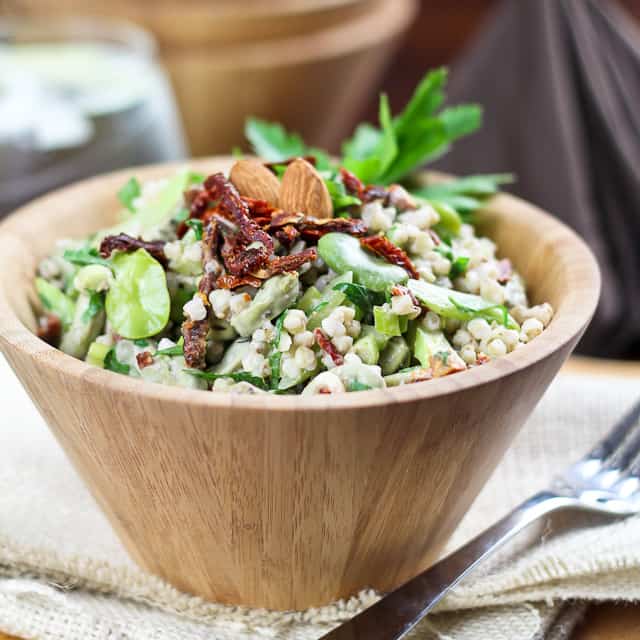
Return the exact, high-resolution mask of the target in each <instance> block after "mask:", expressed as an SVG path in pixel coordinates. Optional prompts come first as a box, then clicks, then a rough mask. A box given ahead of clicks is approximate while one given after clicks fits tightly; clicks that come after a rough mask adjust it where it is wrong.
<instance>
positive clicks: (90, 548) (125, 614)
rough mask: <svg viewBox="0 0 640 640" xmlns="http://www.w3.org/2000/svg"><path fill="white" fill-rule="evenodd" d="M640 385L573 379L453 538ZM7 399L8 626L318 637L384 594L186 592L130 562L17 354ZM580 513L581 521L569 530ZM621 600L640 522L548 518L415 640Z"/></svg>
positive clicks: (3, 388)
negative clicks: (288, 606) (293, 607)
mask: <svg viewBox="0 0 640 640" xmlns="http://www.w3.org/2000/svg"><path fill="white" fill-rule="evenodd" d="M639 387H640V385H638V382H637V381H634V380H624V379H612V378H588V377H583V376H580V377H571V376H564V377H561V378H559V379H558V380H557V381H556V382H555V383H554V384H553V386H552V387H551V389H550V390H549V391H548V393H547V394H546V396H545V397H544V399H543V400H542V402H541V404H540V406H539V408H538V409H537V410H536V412H535V414H534V416H533V417H532V418H531V420H530V421H529V423H528V424H527V426H526V427H525V429H524V430H523V431H522V432H521V434H520V436H519V437H518V439H517V441H516V442H515V444H514V446H513V447H512V448H511V450H510V451H509V453H508V454H507V456H506V458H505V459H504V461H503V463H502V464H501V465H500V467H499V468H498V470H497V471H496V472H495V474H494V476H493V478H492V479H491V481H490V482H489V484H488V485H487V487H486V488H485V490H484V491H483V493H482V494H481V496H480V497H479V498H478V500H477V501H476V503H475V504H474V506H473V508H472V510H471V511H470V513H469V514H468V516H467V518H466V519H465V520H464V522H463V523H462V525H461V526H460V528H459V530H458V531H457V532H456V535H455V537H454V539H453V540H452V541H451V546H452V547H454V546H456V545H458V544H460V542H463V541H464V540H465V539H467V538H468V537H469V536H471V535H472V534H473V533H475V532H477V531H479V530H481V529H482V528H484V527H485V526H487V525H488V524H490V523H491V522H493V521H494V520H495V519H496V518H497V517H499V516H500V515H502V514H503V513H505V512H506V511H508V510H509V508H510V507H512V506H513V505H515V504H516V503H517V502H518V501H520V500H521V499H522V498H524V497H526V496H527V495H528V494H530V493H532V492H534V491H536V490H538V489H540V488H542V487H543V486H544V484H545V481H546V480H547V479H549V478H550V477H551V476H552V474H553V472H554V471H555V470H557V469H559V468H562V466H563V465H565V464H566V463H568V462H569V461H571V460H573V459H575V458H576V457H578V456H579V455H580V454H581V453H582V451H583V450H584V449H585V448H586V446H587V445H588V443H590V442H591V441H593V440H594V439H596V438H597V437H598V436H599V435H600V434H602V433H603V432H604V431H606V430H607V429H608V427H609V426H610V425H611V423H612V422H613V421H614V420H615V419H616V418H617V417H619V415H620V414H621V413H622V412H624V410H625V409H627V408H628V407H629V406H630V405H631V404H632V403H633V401H634V400H635V397H636V394H637V393H638V391H640V388H639ZM0 406H2V408H3V410H2V411H3V418H2V429H0V630H2V631H5V632H7V633H11V634H15V635H18V636H21V637H23V638H39V639H44V640H59V639H62V638H64V639H68V638H78V639H80V638H81V639H83V640H97V639H101V640H102V639H107V638H108V639H109V640H124V639H127V640H152V639H155V638H158V639H160V638H163V639H164V638H168V639H171V640H174V639H175V640H191V639H200V638H202V639H204V638H208V639H211V638H214V639H219V640H227V639H238V640H240V639H242V640H245V639H249V638H251V639H258V638H283V639H286V640H311V639H315V638H318V637H320V636H321V635H322V634H323V633H326V632H327V631H328V630H329V629H330V628H331V627H332V626H334V625H335V624H337V623H338V622H340V621H341V620H344V619H346V618H348V617H349V616H351V615H353V614H354V613H355V612H356V611H357V610H358V609H360V608H361V607H362V606H365V605H366V604H367V603H370V602H372V601H373V600H374V599H375V597H376V596H375V594H373V593H371V592H365V593H362V594H360V595H359V596H358V597H356V598H353V599H352V600H351V601H349V602H341V603H337V604H335V605H333V606H329V607H325V608H322V609H317V610H310V611H305V612H296V613H288V614H281V613H270V612H265V611H256V610H245V609H240V608H232V607H224V606H220V605H215V604H210V603H205V602H203V601H201V600H199V599H197V598H193V597H190V596H187V595H185V594H181V593H179V592H177V591H176V590H175V589H173V588H172V587H170V586H168V585H167V584H165V583H163V582H162V581H161V580H159V579H157V578H155V577H153V576H150V575H148V574H146V573H144V572H143V571H141V570H139V569H138V568H136V566H135V565H134V564H133V563H132V562H131V561H130V560H129V558H128V557H127V554H126V552H125V551H124V549H123V548H122V546H121V545H120V543H119V542H118V541H117V540H116V538H115V536H114V534H113V532H112V531H111V529H110V528H109V526H108V524H107V522H106V520H105V519H104V517H103V516H102V514H101V513H100V512H99V510H98V509H97V507H96V505H95V504H94V502H93V500H92V498H91V497H90V496H89V494H88V492H87V491H86V490H85V489H84V487H83V485H82V483H81V482H80V480H79V479H78V477H77V476H76V474H75V472H74V471H73V470H72V469H71V467H70V465H69V464H68V462H67V461H66V459H65V457H64V455H63V453H62V452H61V450H60V449H59V447H58V446H57V444H56V442H55V441H54V440H53V438H52V437H51V435H50V434H49V432H48V431H47V429H46V427H45V425H44V423H43V422H42V419H41V418H40V417H39V416H38V415H37V413H36V412H35V410H34V408H33V406H32V405H31V403H30V401H29V400H28V398H27V396H26V394H25V393H24V392H23V391H22V389H21V387H20V386H19V384H18V383H17V381H16V380H15V378H14V377H13V374H12V373H11V372H10V371H9V370H8V368H7V366H6V364H5V363H4V361H0ZM575 523H580V524H581V525H582V526H581V528H580V529H575V528H574V529H571V528H567V527H568V525H570V524H575ZM540 540H542V542H540ZM613 599H616V600H640V520H636V519H634V520H627V521H618V522H610V521H606V520H593V519H591V520H586V519H584V518H577V517H571V518H569V519H567V518H565V519H563V520H561V521H554V522H550V521H547V522H545V523H542V525H541V528H538V529H537V530H535V531H532V532H530V534H529V536H528V537H525V538H524V539H523V538H521V539H520V540H519V541H518V542H517V544H515V545H513V546H512V548H511V549H509V550H507V551H506V552H505V553H503V554H502V555H501V557H500V558H497V559H495V560H494V561H493V562H492V563H491V564H490V565H489V566H487V567H485V568H484V569H483V570H482V571H480V572H479V573H478V574H476V575H474V576H473V577H472V578H470V579H468V580H467V581H466V582H464V583H463V584H462V585H461V586H460V587H459V588H458V589H456V591H455V593H453V594H452V595H451V596H450V597H448V598H447V599H446V600H445V601H444V602H443V604H442V605H441V607H440V608H439V609H438V612H437V613H436V614H434V615H432V616H431V617H430V618H429V619H428V620H427V621H425V623H423V624H422V625H421V626H420V627H419V628H418V629H417V630H416V631H415V632H414V635H413V637H414V638H418V639H420V640H435V639H440V640H445V639H448V640H466V639H467V638H469V639H471V638H473V639H477V638H491V639H492V640H499V639H502V638H505V639H507V638H508V639H509V640H525V639H526V640H536V639H540V638H543V637H545V638H553V640H560V639H562V638H566V637H568V634H569V633H570V631H571V629H572V628H573V625H574V624H575V622H576V620H577V618H579V616H580V615H581V613H582V611H583V610H584V604H582V603H584V602H585V601H589V600H613ZM567 603H570V604H567Z"/></svg>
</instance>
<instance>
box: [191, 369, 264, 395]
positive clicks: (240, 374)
mask: <svg viewBox="0 0 640 640" xmlns="http://www.w3.org/2000/svg"><path fill="white" fill-rule="evenodd" d="M183 371H184V372H185V373H189V374H191V375H192V376H195V377H196V378H200V379H202V380H206V381H207V382H215V381H216V380H219V379H220V378H229V379H231V380H233V381H234V382H248V383H249V384H252V385H253V386H254V387H258V389H263V390H265V391H266V389H267V383H266V382H265V381H264V380H263V379H262V378H259V377H258V376H254V375H251V374H250V373H249V372H248V371H236V372H235V373H213V372H211V371H200V370H199V369H183Z"/></svg>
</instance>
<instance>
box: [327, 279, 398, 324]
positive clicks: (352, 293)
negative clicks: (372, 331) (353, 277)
mask: <svg viewBox="0 0 640 640" xmlns="http://www.w3.org/2000/svg"><path fill="white" fill-rule="evenodd" d="M333 290H334V291H342V293H344V295H345V296H346V297H347V299H348V300H349V301H350V302H352V303H353V304H354V305H355V306H356V307H357V308H358V309H359V311H360V313H361V314H362V317H363V318H364V317H366V316H368V315H369V314H370V313H371V312H372V311H373V307H375V306H378V305H382V304H384V298H385V296H384V293H381V292H378V291H371V290H370V289H367V288H366V287H363V286H362V285H361V284H356V283H355V282H339V283H338V284H337V285H335V287H333Z"/></svg>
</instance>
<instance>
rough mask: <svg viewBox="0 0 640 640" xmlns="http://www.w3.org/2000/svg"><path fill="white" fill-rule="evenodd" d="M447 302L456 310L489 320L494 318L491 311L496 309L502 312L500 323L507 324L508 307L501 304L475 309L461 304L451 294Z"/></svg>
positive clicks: (506, 325)
mask: <svg viewBox="0 0 640 640" xmlns="http://www.w3.org/2000/svg"><path fill="white" fill-rule="evenodd" d="M449 302H450V303H451V304H452V305H453V306H454V307H455V308H456V309H458V311H462V312H463V313H468V314H469V315H470V316H473V317H474V318H484V319H485V320H487V321H489V322H491V321H493V320H495V316H494V315H493V314H492V313H491V311H493V310H494V309H497V310H498V311H500V313H501V314H502V324H503V325H504V326H505V327H508V326H509V309H507V307H505V306H504V305H503V304H494V305H491V306H490V307H486V308H484V309H480V310H476V309H471V308H470V307H466V306H465V305H463V304H461V303H460V302H458V301H457V300H455V299H454V298H452V297H451V296H449Z"/></svg>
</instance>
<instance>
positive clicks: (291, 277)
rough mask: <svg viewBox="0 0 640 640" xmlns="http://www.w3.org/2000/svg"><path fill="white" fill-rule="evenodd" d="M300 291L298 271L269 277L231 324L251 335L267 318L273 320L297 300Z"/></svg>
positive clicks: (245, 334)
mask: <svg viewBox="0 0 640 640" xmlns="http://www.w3.org/2000/svg"><path fill="white" fill-rule="evenodd" d="M299 293H300V283H299V281H298V274H297V273H283V274H282V275H277V276H273V277H272V278H269V279H268V280H267V281H266V282H265V283H264V284H263V285H262V287H261V288H260V290H259V291H258V293H257V294H256V297H255V298H254V299H253V300H252V301H251V304H249V306H247V307H245V308H244V309H243V310H242V311H241V312H240V313H238V314H237V315H236V316H234V317H233V318H232V319H231V325H232V326H233V328H234V329H235V330H236V331H237V332H238V334H239V335H241V336H243V337H247V336H250V335H251V334H252V333H253V332H254V331H255V330H256V329H258V328H259V327H261V326H262V325H263V324H264V322H265V321H266V320H273V319H274V318H276V317H277V316H279V315H280V314H281V313H282V312H283V311H284V310H285V309H287V308H289V307H290V306H291V305H293V304H294V303H295V301H296V298H297V297H298V295H299Z"/></svg>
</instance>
